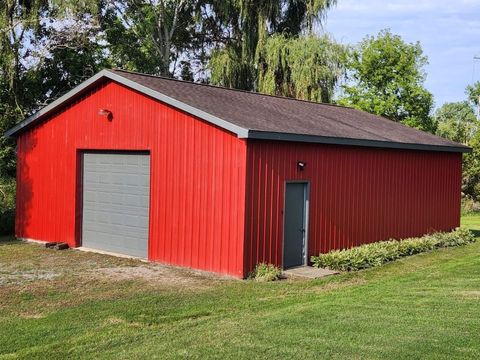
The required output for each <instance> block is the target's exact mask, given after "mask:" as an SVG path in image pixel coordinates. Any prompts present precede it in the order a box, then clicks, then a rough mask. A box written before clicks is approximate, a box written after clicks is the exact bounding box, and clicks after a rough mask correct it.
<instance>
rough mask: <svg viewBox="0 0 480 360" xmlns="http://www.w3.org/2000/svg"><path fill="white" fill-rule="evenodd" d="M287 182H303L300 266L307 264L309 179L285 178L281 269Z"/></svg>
mask: <svg viewBox="0 0 480 360" xmlns="http://www.w3.org/2000/svg"><path fill="white" fill-rule="evenodd" d="M288 184H304V188H303V189H304V191H303V203H304V205H305V210H304V214H305V215H304V218H303V226H304V229H305V232H304V233H303V252H304V254H303V264H302V265H301V266H307V265H308V223H309V215H310V181H309V180H286V181H284V184H283V211H282V212H283V214H282V219H283V224H282V269H285V265H284V263H283V260H284V256H285V213H286V211H285V210H286V206H285V205H286V203H285V202H286V198H287V185H288Z"/></svg>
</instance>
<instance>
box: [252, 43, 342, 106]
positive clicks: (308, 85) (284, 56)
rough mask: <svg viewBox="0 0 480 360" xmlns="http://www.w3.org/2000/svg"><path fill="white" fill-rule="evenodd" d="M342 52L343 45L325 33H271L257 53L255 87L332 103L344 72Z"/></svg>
mask: <svg viewBox="0 0 480 360" xmlns="http://www.w3.org/2000/svg"><path fill="white" fill-rule="evenodd" d="M345 53H346V51H345V48H344V47H343V46H342V45H340V44H337V43H335V42H334V41H332V40H331V39H330V38H329V37H328V36H323V37H317V36H313V35H310V36H306V37H295V38H287V37H285V36H284V35H275V36H272V37H270V38H269V39H268V40H267V41H266V43H265V46H264V47H263V48H262V50H261V51H260V54H259V60H258V63H259V68H260V70H259V75H258V87H257V90H258V91H260V92H263V93H267V94H273V95H281V96H288V97H293V98H297V99H303V100H311V101H319V102H332V98H333V93H334V90H335V87H336V85H337V82H338V80H339V78H340V77H341V76H342V75H343V73H344V68H343V63H344V57H345Z"/></svg>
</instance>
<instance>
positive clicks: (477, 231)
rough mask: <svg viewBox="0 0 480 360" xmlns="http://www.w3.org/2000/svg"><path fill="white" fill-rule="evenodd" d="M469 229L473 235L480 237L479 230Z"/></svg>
mask: <svg viewBox="0 0 480 360" xmlns="http://www.w3.org/2000/svg"><path fill="white" fill-rule="evenodd" d="M470 231H471V232H472V233H473V235H475V237H480V230H473V229H470Z"/></svg>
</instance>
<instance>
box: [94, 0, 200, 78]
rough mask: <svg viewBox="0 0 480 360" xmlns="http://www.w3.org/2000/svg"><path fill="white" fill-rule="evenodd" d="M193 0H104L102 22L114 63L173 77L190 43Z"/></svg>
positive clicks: (194, 3)
mask: <svg viewBox="0 0 480 360" xmlns="http://www.w3.org/2000/svg"><path fill="white" fill-rule="evenodd" d="M197 6H199V1H193V0H107V1H106V2H105V14H104V16H103V20H102V24H103V30H104V31H105V34H106V40H107V41H108V43H109V46H108V48H109V51H110V60H111V62H112V63H113V65H114V66H117V67H121V68H124V69H128V70H134V71H141V72H146V73H149V74H153V75H163V76H173V75H174V73H175V71H176V70H177V65H179V66H180V67H181V65H180V64H178V61H179V60H180V56H181V55H182V53H183V52H184V51H185V50H186V49H188V48H189V47H190V46H192V45H193V44H194V39H193V36H194V34H195V33H196V28H195V26H196V24H197V19H196V18H195V9H196V7H197Z"/></svg>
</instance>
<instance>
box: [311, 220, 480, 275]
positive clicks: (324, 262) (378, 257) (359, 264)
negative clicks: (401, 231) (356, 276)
mask: <svg viewBox="0 0 480 360" xmlns="http://www.w3.org/2000/svg"><path fill="white" fill-rule="evenodd" d="M475 240H476V238H475V236H474V235H473V233H472V232H471V231H469V230H467V229H457V230H456V231H453V232H450V233H434V234H431V235H425V236H423V237H421V238H409V239H404V240H388V241H379V242H375V243H371V244H365V245H361V246H358V247H354V248H351V249H346V250H333V251H330V252H329V253H327V254H320V255H318V256H312V258H311V261H312V263H313V265H314V266H317V267H326V268H330V269H332V270H340V271H355V270H361V269H366V268H370V267H374V266H379V265H382V264H384V263H387V262H389V261H393V260H396V259H398V258H401V257H404V256H409V255H414V254H418V253H422V252H425V251H430V250H433V249H437V248H443V247H452V246H461V245H466V244H468V243H471V242H475Z"/></svg>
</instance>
